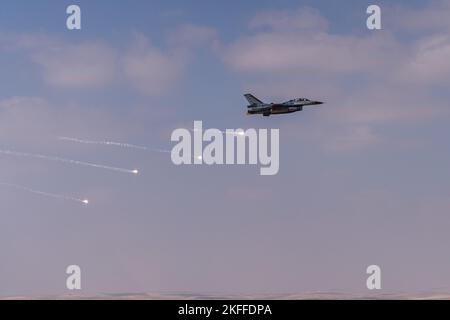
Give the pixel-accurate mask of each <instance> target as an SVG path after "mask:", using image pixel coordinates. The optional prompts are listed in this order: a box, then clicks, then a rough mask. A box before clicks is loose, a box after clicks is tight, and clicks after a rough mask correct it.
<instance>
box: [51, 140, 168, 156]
mask: <svg viewBox="0 0 450 320" xmlns="http://www.w3.org/2000/svg"><path fill="white" fill-rule="evenodd" d="M58 140H62V141H69V142H76V143H82V144H94V145H104V146H115V147H120V148H129V149H138V150H144V151H154V152H161V153H170V152H171V151H169V150H163V149H157V148H148V147H144V146H138V145H135V144H131V143H122V142H115V141H95V140H83V139H78V138H70V137H58Z"/></svg>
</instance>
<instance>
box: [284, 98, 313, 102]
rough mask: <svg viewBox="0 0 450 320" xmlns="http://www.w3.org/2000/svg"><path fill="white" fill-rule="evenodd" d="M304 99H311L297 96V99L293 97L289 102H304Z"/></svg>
mask: <svg viewBox="0 0 450 320" xmlns="http://www.w3.org/2000/svg"><path fill="white" fill-rule="evenodd" d="M306 101H311V100H309V99H305V98H298V99H293V100H291V101H289V102H306Z"/></svg>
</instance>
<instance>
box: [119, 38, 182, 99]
mask: <svg viewBox="0 0 450 320" xmlns="http://www.w3.org/2000/svg"><path fill="white" fill-rule="evenodd" d="M185 65H186V57H185V56H184V55H183V54H179V53H178V52H176V51H175V52H162V51H161V50H159V49H158V48H156V47H155V46H152V45H151V44H150V42H149V41H148V39H147V38H145V37H144V36H142V35H140V36H137V40H136V43H135V44H134V46H133V48H132V49H131V50H130V51H129V52H128V53H127V54H126V55H125V58H124V59H123V68H124V73H125V76H126V78H127V79H128V81H129V82H130V84H131V85H132V86H133V87H135V88H137V89H138V90H139V91H140V92H141V93H143V94H145V95H150V96H151V95H159V94H164V93H166V92H168V91H169V90H170V89H171V88H172V87H173V86H174V84H175V83H176V82H177V81H178V80H179V79H180V78H181V76H182V74H183V71H184V68H185Z"/></svg>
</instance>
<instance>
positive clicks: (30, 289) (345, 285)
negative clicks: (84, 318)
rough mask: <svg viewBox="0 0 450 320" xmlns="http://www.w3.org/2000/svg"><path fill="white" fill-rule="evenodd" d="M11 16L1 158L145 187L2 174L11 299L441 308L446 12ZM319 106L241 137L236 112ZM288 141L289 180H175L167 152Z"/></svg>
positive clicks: (108, 5)
mask: <svg viewBox="0 0 450 320" xmlns="http://www.w3.org/2000/svg"><path fill="white" fill-rule="evenodd" d="M76 3H77V4H79V5H80V7H81V9H82V30H81V31H68V30H66V29H65V19H66V14H65V8H66V6H67V5H69V4H72V2H70V1H33V2H29V1H4V3H3V4H2V10H1V12H0V68H1V70H2V71H1V72H0V80H1V83H2V86H1V87H0V132H1V138H0V146H1V148H2V149H12V150H17V151H23V152H34V153H41V154H48V155H56V156H61V157H65V158H73V159H77V160H83V161H91V162H96V163H104V164H106V165H113V166H119V167H126V168H139V169H141V171H142V175H140V176H139V177H133V176H131V177H130V176H127V175H122V174H117V173H112V172H108V171H101V170H96V169H92V168H83V167H77V166H68V165H65V164H59V163H52V162H46V161H40V160H34V159H28V158H14V157H8V156H4V155H1V156H0V167H1V168H2V170H1V171H0V182H6V183H14V184H19V185H22V186H27V187H29V188H34V189H36V190H42V191H46V192H52V193H58V194H66V195H73V196H79V197H84V196H86V197H89V198H90V199H91V202H92V203H91V205H90V206H88V207H80V206H78V205H77V204H72V203H70V202H69V203H67V202H65V201H60V200H57V199H48V198H45V197H41V196H38V195H34V194H29V193H26V192H21V191H20V190H15V189H11V188H6V187H0V200H2V201H1V202H0V203H1V204H0V219H1V221H2V223H1V224H0V254H1V256H2V258H1V261H2V263H1V264H0V295H1V296H7V295H16V294H55V293H57V294H59V293H64V292H65V288H64V284H65V274H64V270H65V267H66V266H67V265H69V264H79V265H80V266H81V267H82V270H83V272H84V273H83V274H85V278H83V279H84V280H83V281H84V282H83V283H85V285H83V287H84V288H85V289H84V291H83V292H84V293H98V292H136V291H138V292H144V291H145V292H167V291H193V292H226V293H267V292H307V291H318V290H331V289H336V290H343V291H350V292H361V291H362V292H364V290H365V278H366V275H365V268H366V267H367V266H368V265H370V264H378V265H380V266H381V267H382V270H383V274H384V286H383V287H384V289H385V290H386V291H419V290H432V289H434V288H438V287H445V288H447V290H448V286H449V284H450V277H449V276H448V272H447V270H448V268H449V267H450V261H449V259H448V258H447V257H445V256H443V254H442V253H443V252H445V251H446V247H447V243H448V242H449V241H450V237H449V235H448V232H447V230H448V226H449V223H450V220H449V218H448V215H447V212H448V210H449V209H450V202H449V200H448V198H449V197H448V196H449V187H450V185H449V182H448V181H450V179H449V175H450V174H449V170H448V163H449V160H450V154H449V150H448V147H447V146H448V142H447V138H446V137H448V135H449V133H450V132H449V129H448V128H449V126H448V122H449V109H448V101H449V98H450V97H449V93H448V90H447V84H448V81H449V80H450V63H449V61H448V54H449V53H450V35H449V31H450V24H449V23H448V21H447V20H448V19H443V18H442V17H446V16H448V14H449V13H450V3H449V1H389V2H387V1H386V2H383V1H380V2H378V4H379V5H380V6H381V8H382V19H383V20H382V23H383V29H382V30H380V31H369V30H367V28H366V23H365V21H366V17H367V15H366V13H365V10H366V7H367V5H369V4H372V2H369V1H367V2H366V1H345V2H342V1H341V2H337V1H334V2H332V1H277V2H274V1H245V2H242V1H240V2H237V1H222V2H219V1H214V2H213V1H192V2H187V1H170V2H168V1H151V2H150V1H136V0H135V1H127V2H125V1H99V0H96V1H78V2H76ZM246 92H252V93H253V94H255V95H256V96H257V97H259V98H260V99H262V100H265V101H268V102H270V101H277V100H280V101H284V100H288V99H291V98H293V97H308V98H312V99H317V100H323V101H325V102H326V104H325V105H323V106H321V107H320V108H316V109H309V110H305V111H304V112H302V113H297V114H294V115H288V116H281V117H270V118H268V119H266V118H262V117H247V116H246V115H245V105H246V101H245V100H244V98H243V96H242V95H243V94H244V93H246ZM194 120H202V121H203V122H204V126H205V127H213V128H220V129H225V128H239V127H242V128H278V129H280V136H281V138H280V139H281V140H280V143H281V145H280V148H281V150H280V152H281V155H280V156H281V158H280V172H279V174H278V175H276V176H273V177H261V176H259V175H258V173H259V170H258V169H257V168H256V167H253V166H244V167H239V166H237V167H226V166H225V167H219V166H213V167H206V166H201V167H186V166H182V167H176V166H174V165H173V164H172V163H171V161H170V157H169V156H168V155H166V154H157V153H151V152H150V153H149V152H141V151H137V150H126V149H116V148H110V147H104V146H86V145H78V144H70V143H67V142H62V141H58V139H57V137H58V136H60V135H64V136H73V137H78V138H85V139H92V140H104V139H109V140H115V141H123V142H129V143H134V144H140V145H145V146H149V147H151V148H152V147H153V148H170V147H171V142H170V134H171V132H172V130H174V129H175V128H179V127H190V126H192V125H193V121H194Z"/></svg>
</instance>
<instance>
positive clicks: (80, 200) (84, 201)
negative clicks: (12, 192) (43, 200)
mask: <svg viewBox="0 0 450 320" xmlns="http://www.w3.org/2000/svg"><path fill="white" fill-rule="evenodd" d="M0 186H5V187H9V188H14V189H17V190H22V191H25V192H30V193H33V194H37V195H40V196H44V197H49V198H55V199H62V200H66V201H74V202H78V203H82V204H85V205H88V204H89V200H87V199H78V198H74V197H69V196H65V195H61V194H55V193H49V192H44V191H39V190H34V189H31V188H28V187H24V186H20V185H18V184H13V183H5V182H0Z"/></svg>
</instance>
